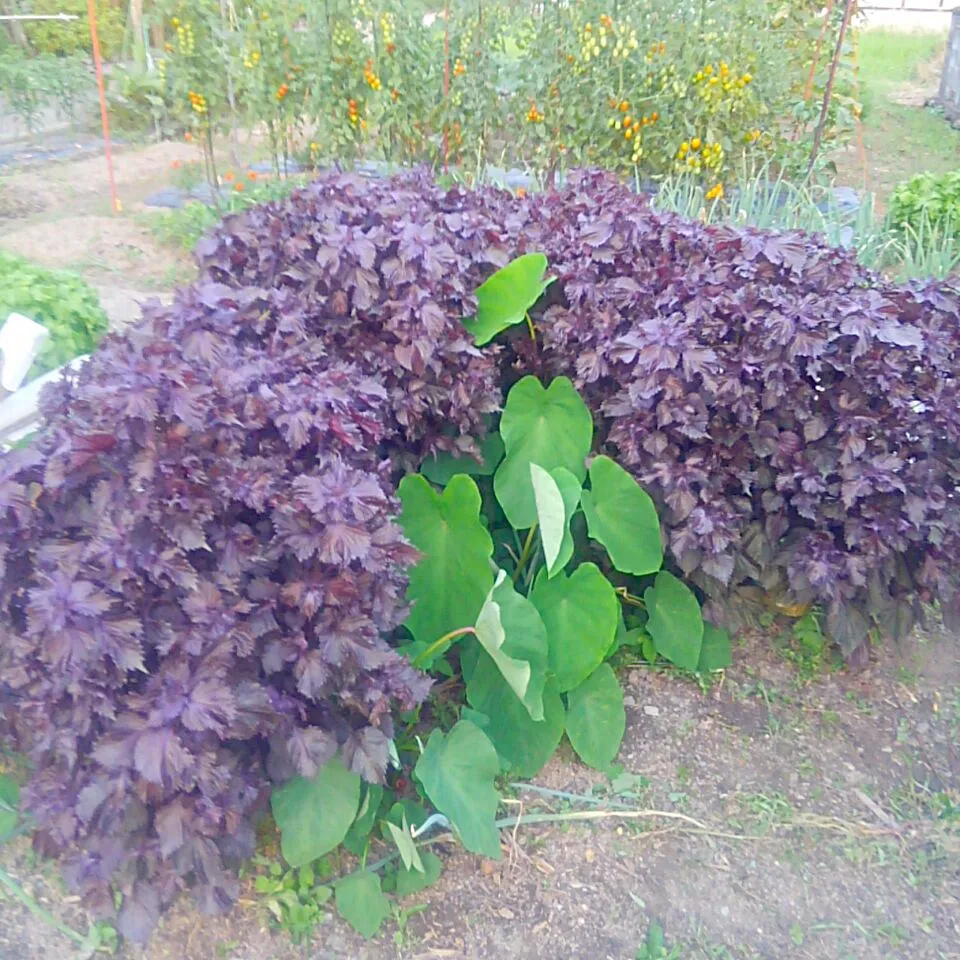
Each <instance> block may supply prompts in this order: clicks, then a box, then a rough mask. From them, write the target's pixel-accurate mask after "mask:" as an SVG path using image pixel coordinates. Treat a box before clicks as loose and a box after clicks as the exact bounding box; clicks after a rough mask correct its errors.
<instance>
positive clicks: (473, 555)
mask: <svg viewBox="0 0 960 960" xmlns="http://www.w3.org/2000/svg"><path fill="white" fill-rule="evenodd" d="M399 494H400V501H401V503H402V504H403V512H402V513H401V514H400V524H401V526H402V527H403V530H404V532H405V533H406V535H407V537H408V538H409V540H410V542H411V543H412V544H413V545H414V546H415V547H417V549H419V550H420V551H422V553H423V558H422V559H421V560H420V562H419V563H418V564H417V565H416V566H415V567H414V568H413V569H412V570H411V571H410V586H409V588H408V590H407V597H408V598H409V599H410V600H412V601H413V603H414V607H413V610H412V611H411V613H410V616H409V617H408V618H407V622H406V627H407V629H408V630H409V631H410V632H411V633H412V634H413V636H414V637H415V638H416V639H417V640H420V641H422V642H424V643H427V644H429V643H433V642H434V641H435V640H438V639H440V638H441V637H442V636H444V635H445V634H447V633H449V632H450V631H451V630H456V629H457V628H459V627H466V626H473V624H474V622H475V621H476V619H477V615H478V614H479V613H480V609H481V608H482V607H483V604H484V601H485V600H486V598H487V594H488V593H489V591H490V588H491V586H492V585H493V571H492V570H491V568H490V556H491V554H492V553H493V541H492V540H491V539H490V534H489V533H487V530H486V527H484V525H483V524H482V523H481V522H480V504H481V498H480V491H479V490H478V489H477V485H476V484H475V483H474V482H473V480H472V479H471V478H470V477H467V476H463V475H462V474H459V475H457V476H454V477H453V478H452V479H451V480H450V482H449V483H448V484H447V486H446V489H445V490H444V491H443V492H442V493H437V491H436V490H434V489H433V487H431V486H430V484H429V483H428V482H427V480H426V479H425V478H424V477H423V476H421V475H420V474H412V475H410V476H406V477H404V478H403V480H401V481H400V490H399Z"/></svg>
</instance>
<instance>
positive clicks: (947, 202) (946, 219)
mask: <svg viewBox="0 0 960 960" xmlns="http://www.w3.org/2000/svg"><path fill="white" fill-rule="evenodd" d="M888 216H889V218H890V223H891V224H893V226H895V227H897V228H898V229H900V230H907V229H908V228H909V229H912V230H913V231H914V232H915V233H916V232H919V231H920V230H922V229H927V230H929V229H930V228H937V229H940V230H946V231H947V232H948V233H951V234H954V235H955V236H958V237H960V170H955V171H953V172H952V173H941V174H936V173H918V174H917V175H916V176H914V177H911V178H910V179H909V180H905V181H904V182H903V183H901V184H899V185H898V186H897V188H896V189H895V190H894V191H893V196H892V197H891V198H890V209H889V211H888Z"/></svg>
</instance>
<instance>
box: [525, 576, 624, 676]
mask: <svg viewBox="0 0 960 960" xmlns="http://www.w3.org/2000/svg"><path fill="white" fill-rule="evenodd" d="M530 600H531V602H532V603H533V605H534V606H535V607H536V608H537V610H538V611H539V613H540V617H541V619H542V620H543V623H544V625H545V626H546V628H547V644H548V654H549V664H550V670H551V671H552V672H553V673H554V674H555V675H556V677H557V681H558V682H559V685H560V692H561V693H566V692H567V691H568V690H572V689H573V688H574V687H577V686H579V685H580V684H581V683H583V681H584V680H586V679H587V677H589V676H590V674H591V673H593V671H594V670H596V669H597V667H599V666H600V664H601V663H603V661H604V660H605V659H606V657H607V655H608V654H609V653H610V650H611V648H612V647H613V645H614V643H615V641H616V637H617V624H618V622H619V613H620V605H619V601H618V600H617V595H616V593H615V592H614V589H613V586H612V585H611V583H610V581H609V580H607V578H606V577H605V576H604V575H603V574H602V573H601V572H600V570H599V568H598V567H597V566H596V564H593V563H581V564H580V566H579V567H577V569H576V570H575V571H574V572H573V574H572V575H571V576H569V577H568V576H567V575H566V574H564V573H560V574H558V575H557V576H556V577H554V578H552V579H550V578H548V577H547V576H545V575H544V574H543V573H542V572H541V574H540V575H539V576H538V577H537V580H536V583H534V585H533V590H532V591H531V593H530Z"/></svg>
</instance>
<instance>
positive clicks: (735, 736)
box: [0, 144, 960, 960]
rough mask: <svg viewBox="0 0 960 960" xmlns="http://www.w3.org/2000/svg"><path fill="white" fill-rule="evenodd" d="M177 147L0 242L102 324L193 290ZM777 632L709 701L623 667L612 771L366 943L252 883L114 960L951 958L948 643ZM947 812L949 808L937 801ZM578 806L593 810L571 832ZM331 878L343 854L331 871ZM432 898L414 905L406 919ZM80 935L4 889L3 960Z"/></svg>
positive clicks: (958, 852) (45, 893) (51, 875)
mask: <svg viewBox="0 0 960 960" xmlns="http://www.w3.org/2000/svg"><path fill="white" fill-rule="evenodd" d="M189 159H193V152H192V151H191V150H190V148H188V147H186V146H185V145H174V144H162V145H157V146H153V147H149V148H145V149H142V150H126V151H123V152H121V153H120V154H119V155H118V157H117V178H118V183H119V187H120V191H121V197H122V199H123V201H124V206H125V211H126V212H125V214H124V215H122V216H120V217H115V216H113V215H112V214H111V213H110V210H109V200H108V193H107V188H106V177H105V168H104V166H103V160H102V158H93V159H84V160H82V161H79V162H75V163H69V164H62V165H56V166H50V167H44V168H41V169H33V170H30V171H26V172H23V173H20V174H15V175H13V176H10V177H7V178H6V179H5V180H4V181H3V184H2V189H0V226H2V231H3V232H2V236H0V244H2V245H3V246H4V247H7V248H9V249H11V250H14V251H16V252H18V253H22V254H24V255H26V256H29V257H31V258H33V259H35V260H37V261H39V262H41V263H43V264H45V265H48V266H52V267H70V268H73V269H76V270H78V271H79V272H80V273H82V274H83V275H84V276H85V277H86V278H87V279H88V280H90V281H91V282H93V283H94V284H95V285H96V286H97V288H98V290H99V291H100V293H101V295H102V296H103V297H104V300H105V305H106V306H107V307H108V310H109V311H110V313H111V319H112V320H113V322H114V323H115V324H117V325H121V324H123V323H125V322H128V321H130V320H132V319H134V318H135V317H136V314H137V311H138V309H139V308H138V301H139V300H140V299H141V298H142V297H143V296H145V295H148V294H149V293H151V292H153V291H165V290H166V291H167V292H169V288H172V286H173V282H172V280H171V278H174V277H176V278H177V279H178V280H181V279H188V278H189V266H188V265H187V264H186V262H185V261H184V260H183V259H181V258H179V257H177V256H176V255H175V254H172V253H170V252H169V251H167V250H166V249H164V248H161V247H159V246H158V245H157V243H156V242H155V241H154V239H153V238H152V235H151V234H150V232H149V230H148V229H147V227H146V226H144V224H143V220H142V218H143V217H145V216H147V215H148V214H146V213H143V212H138V210H139V209H140V208H138V204H140V202H141V201H142V198H143V197H144V196H146V195H147V193H148V192H150V191H151V190H153V189H155V188H156V187H157V186H160V185H162V184H163V183H164V182H165V181H167V180H168V179H169V167H170V165H171V164H172V163H173V161H175V160H181V161H186V160H189ZM809 668H810V665H809V664H806V665H804V664H802V663H801V664H799V665H798V664H797V663H796V662H795V658H792V657H791V655H790V649H789V645H788V644H786V643H785V642H784V641H783V640H778V639H777V637H776V636H774V635H772V634H771V635H767V636H763V637H760V636H756V637H750V638H747V639H746V640H745V641H743V642H742V643H741V644H739V645H738V648H737V649H736V650H735V665H734V667H733V668H732V669H731V670H728V671H727V672H726V674H725V675H723V677H722V679H719V680H717V681H716V682H714V683H713V684H711V685H710V686H709V687H708V688H706V689H701V688H700V687H699V686H697V685H696V684H694V683H692V682H690V681H688V680H684V679H681V678H679V677H678V676H676V675H672V674H670V673H664V672H659V671H655V670H652V669H650V668H649V667H643V666H635V667H632V668H628V669H627V670H626V671H625V673H624V676H623V681H624V684H625V688H626V693H627V713H628V726H627V734H626V739H625V742H624V745H623V748H622V749H621V752H620V757H619V759H620V762H621V763H622V764H623V765H624V768H625V772H626V773H628V774H631V775H633V776H632V779H630V778H626V779H624V778H621V780H620V781H618V788H619V790H620V792H619V793H618V794H613V793H612V792H611V791H610V789H609V781H608V780H607V779H606V778H604V777H602V776H600V775H598V774H595V773H593V772H590V771H588V770H586V769H585V768H584V767H583V766H582V765H580V764H579V763H577V762H576V761H575V760H574V759H573V757H572V754H571V753H570V751H569V750H567V751H566V752H565V751H564V750H561V752H560V754H559V756H558V758H557V759H555V760H554V761H552V762H551V764H550V766H548V767H547V769H546V770H544V771H543V773H542V774H541V775H540V776H539V777H537V778H536V781H535V783H536V785H539V786H540V787H543V788H546V789H547V790H552V791H563V792H566V793H568V794H578V795H581V796H583V797H587V798H589V800H590V802H587V801H578V800H571V799H569V798H567V799H564V798H560V797H557V796H556V795H554V794H543V793H536V792H533V791H529V790H525V789H524V790H520V789H513V790H510V791H508V804H507V812H508V813H534V812H538V813H551V814H555V815H556V816H557V817H559V818H561V819H558V820H557V821H556V822H554V823H551V824H548V825H541V826H535V827H521V828H520V829H517V830H516V831H512V832H506V833H505V834H504V836H503V858H502V860H501V861H500V862H497V863H494V862H490V861H482V860H480V859H479V858H477V857H474V856H471V855H467V854H465V853H463V852H462V851H460V850H459V849H458V848H457V847H456V846H454V845H453V844H452V843H446V844H440V845H438V846H437V847H436V848H435V849H436V850H437V852H439V853H440V854H441V856H442V859H443V862H444V873H443V876H442V878H441V880H440V882H439V883H438V884H437V885H436V886H435V887H433V888H431V889H429V890H427V891H425V892H424V893H422V894H420V895H417V896H415V897H413V898H411V899H410V900H409V901H408V902H406V903H405V904H404V907H405V908H407V919H406V922H405V923H404V924H403V926H402V928H401V927H400V926H398V923H397V922H396V920H391V921H389V922H388V923H387V924H386V925H385V928H384V932H383V933H382V935H381V936H380V937H379V938H378V939H376V940H374V941H370V942H365V941H363V940H361V939H360V938H359V937H357V936H356V935H355V934H354V933H353V932H352V931H351V930H350V929H349V928H348V927H347V926H346V925H345V924H344V923H343V922H341V921H339V920H337V919H333V918H331V919H330V920H329V921H328V922H327V923H326V924H324V925H323V926H321V927H320V928H318V930H317V931H316V934H315V935H314V937H313V939H312V941H311V942H310V943H309V944H307V945H300V946H294V945H293V944H292V943H291V942H290V940H289V938H288V937H287V936H286V934H284V933H283V932H282V931H274V930H272V929H271V928H270V925H269V922H268V917H267V914H266V911H265V909H264V906H263V903H262V900H261V899H260V898H258V896H257V895H256V894H255V893H254V892H253V889H252V883H251V882H250V880H249V879H247V880H246V881H245V883H244V890H243V894H242V896H241V900H240V902H239V903H238V905H237V906H236V908H235V909H234V911H233V912H232V913H231V914H230V915H229V916H228V917H225V918H211V917H205V916H201V915H200V914H198V913H197V912H196V911H195V910H194V909H193V907H192V905H191V902H190V899H189V897H188V896H184V897H183V898H182V899H181V900H180V901H179V902H178V903H177V904H176V906H175V907H174V909H173V910H172V911H171V912H170V913H168V914H167V915H165V916H164V918H163V919H162V921H161V923H160V926H159V928H158V930H157V932H156V934H155V936H154V939H153V941H152V942H151V944H150V946H149V947H148V948H147V949H145V950H142V949H137V948H133V947H130V946H124V947H122V948H121V951H120V956H121V958H122V960H228V958H232V960H294V958H299V960H387V958H405V960H407V958H409V960H414V958H423V960H427V958H438V960H439V958H450V960H507V958H515V960H540V958H551V960H567V958H569V960H581V958H582V960H631V958H633V957H635V955H636V952H637V949H638V947H639V946H640V944H641V943H642V941H643V939H644V936H645V934H646V931H647V930H648V928H649V926H650V924H651V923H653V922H656V923H658V924H660V925H661V926H662V927H663V929H664V931H665V933H666V938H667V942H668V944H672V945H675V946H676V947H677V953H676V954H674V955H673V956H675V957H677V958H682V960H686V958H712V960H761V958H762V960H790V958H797V960H801V958H803V960H845V958H849V960H883V958H900V957H910V958H911V960H960V822H958V820H957V814H956V805H958V804H960V644H958V643H957V640H956V638H954V637H943V636H939V635H922V636H916V637H914V638H913V639H912V640H911V641H910V643H908V644H906V645H904V647H903V648H901V649H899V650H897V649H894V648H892V647H884V648H882V649H880V650H878V651H875V654H874V659H873V662H872V663H871V664H870V665H869V666H868V667H867V668H866V669H864V670H862V671H860V672H858V673H850V672H847V671H845V670H842V669H840V670H828V669H817V670H811V669H809ZM951 803H952V804H953V805H954V807H953V815H952V819H951V818H950V816H949V814H950V804H951ZM583 811H592V812H591V814H590V815H591V816H592V817H594V819H592V820H581V819H576V818H575V817H573V816H571V815H574V814H575V815H579V814H580V812H583ZM0 867H2V868H3V869H4V870H5V871H7V872H8V874H10V875H11V876H12V877H14V878H15V879H16V880H17V881H18V882H19V883H20V884H21V886H22V888H23V889H24V890H25V891H26V892H27V893H28V894H29V895H30V897H32V898H33V900H34V902H35V903H36V904H38V905H39V906H40V907H41V908H43V909H44V910H47V911H50V912H51V913H52V914H53V915H54V916H56V917H57V918H59V920H61V921H62V922H63V923H65V924H67V925H69V926H70V927H71V928H73V929H74V930H78V931H84V930H85V929H86V927H87V924H88V918H87V917H86V916H85V915H84V913H83V911H82V910H81V909H80V908H79V905H78V903H77V901H76V899H75V898H72V897H70V896H68V895H66V894H65V893H64V891H63V889H62V886H61V884H60V882H59V880H58V873H57V868H56V865H55V864H52V863H49V862H38V861H37V859H36V858H35V857H34V856H33V854H32V852H31V850H30V847H29V843H28V842H27V841H26V840H25V839H21V840H18V841H16V842H14V843H12V844H9V845H7V846H6V847H4V848H3V849H2V850H0ZM345 867H346V864H345ZM421 907H422V908H423V909H422V910H421V909H420V908H421ZM73 950H74V947H73V945H72V944H71V942H70V941H69V940H68V939H67V938H66V937H64V936H63V935H62V934H60V933H58V932H57V931H56V930H55V929H53V928H52V927H51V926H50V925H49V924H48V923H47V922H45V921H44V920H43V919H42V918H41V917H39V916H37V915H36V914H35V913H33V912H30V911H29V910H28V909H27V908H26V907H25V906H24V905H22V903H21V902H20V901H19V900H16V899H14V898H13V897H12V896H9V895H8V894H7V893H6V892H4V891H3V888H2V887H0V958H2V960H65V958H68V957H71V956H76V955H77V954H76V952H75V951H74V952H73V953H72V952H71V951H73Z"/></svg>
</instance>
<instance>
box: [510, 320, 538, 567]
mask: <svg viewBox="0 0 960 960" xmlns="http://www.w3.org/2000/svg"><path fill="white" fill-rule="evenodd" d="M527 319H528V320H529V319H530V318H529V317H528V318H527ZM536 533H537V524H534V525H533V526H532V527H531V528H530V529H529V530H528V531H527V539H526V540H525V541H524V544H523V552H522V553H521V554H520V559H519V560H518V561H517V569H516V570H514V571H513V582H514V583H516V582H517V581H518V580H519V579H520V574H521V573H522V572H523V568H524V566H525V565H526V563H527V561H528V560H529V559H530V552H531V550H533V542H534V541H533V538H534V536H536Z"/></svg>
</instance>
